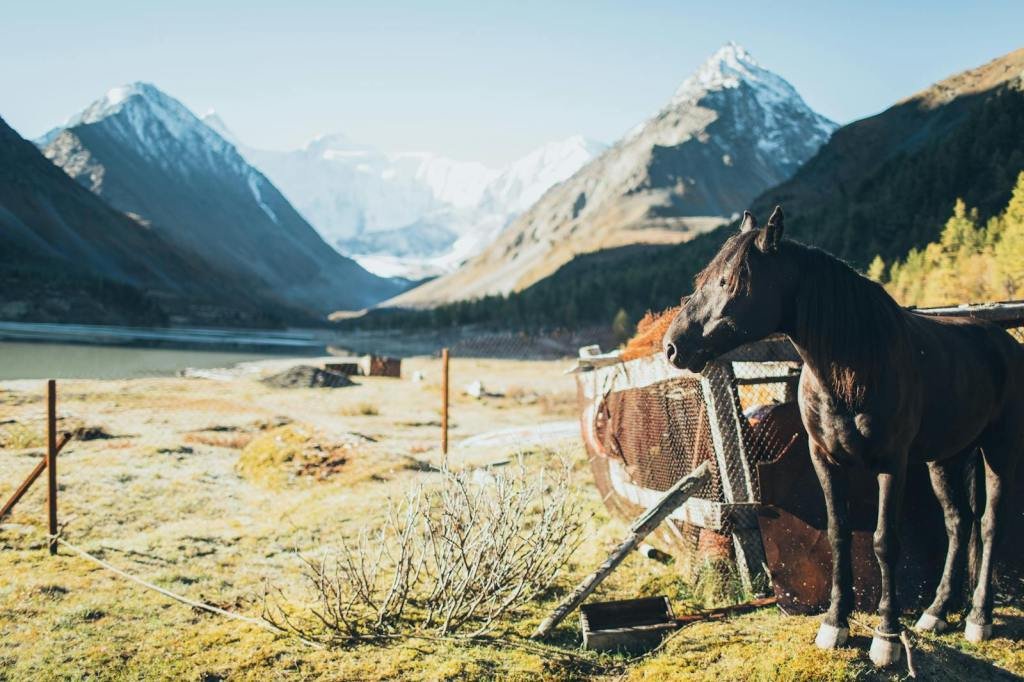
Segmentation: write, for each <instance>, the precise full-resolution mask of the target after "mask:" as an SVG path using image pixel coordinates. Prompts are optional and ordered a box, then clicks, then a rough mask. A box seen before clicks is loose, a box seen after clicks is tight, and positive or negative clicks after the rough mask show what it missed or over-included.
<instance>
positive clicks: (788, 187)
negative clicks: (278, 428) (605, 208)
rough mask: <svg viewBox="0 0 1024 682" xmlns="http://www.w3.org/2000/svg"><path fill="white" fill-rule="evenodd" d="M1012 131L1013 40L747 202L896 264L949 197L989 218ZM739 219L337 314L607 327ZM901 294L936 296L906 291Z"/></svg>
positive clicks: (1021, 120) (702, 258)
mask: <svg viewBox="0 0 1024 682" xmlns="http://www.w3.org/2000/svg"><path fill="white" fill-rule="evenodd" d="M1022 130H1024V50H1017V51H1015V52H1012V53H1010V54H1008V55H1005V56H1003V57H1001V58H999V59H996V60H993V61H992V62H989V63H988V64H985V65H983V66H981V67H979V68H976V69H971V70H969V71H965V72H963V73H960V74H957V75H955V76H952V77H950V78H948V79H946V80H944V81H941V82H940V83H936V84H935V85H933V86H932V87H930V88H928V89H926V90H924V91H923V92H921V93H918V94H916V95H914V96H913V97H910V98H908V99H906V100H904V101H902V102H899V103H897V104H895V105H894V106H892V107H890V108H889V109H888V110H886V111H884V112H882V113H880V114H878V115H876V116H873V117H870V118H867V119H864V120H861V121H856V122H854V123H851V124H849V125H847V126H844V127H842V128H840V129H839V130H838V131H836V132H835V134H833V136H832V138H831V140H830V141H829V142H828V143H827V144H826V145H825V146H824V147H822V149H821V151H820V152H819V153H818V154H817V155H816V156H815V157H814V158H812V159H811V160H810V161H808V162H807V164H805V165H804V166H803V167H801V169H800V170H799V171H797V173H796V174H795V175H794V176H793V178H791V179H790V180H788V181H786V182H784V183H783V184H781V185H779V186H778V187H775V188H773V189H771V190H768V191H767V192H765V193H764V194H762V195H761V196H760V197H758V198H757V199H755V200H754V201H753V202H752V203H753V211H754V214H755V215H757V216H760V217H761V218H762V220H763V219H764V217H765V216H767V214H768V213H769V212H770V210H771V207H772V206H773V205H775V204H781V205H783V207H784V208H785V209H786V228H787V235H788V236H790V237H792V238H794V239H797V240H799V241H803V242H806V243H809V244H813V245H816V246H819V247H822V248H824V249H826V250H828V251H830V252H832V253H834V254H836V255H837V256H839V257H841V258H844V259H846V260H848V261H850V262H851V263H852V264H853V265H854V266H855V267H858V268H860V269H862V270H866V269H867V267H868V264H869V263H870V261H871V259H872V257H874V256H876V255H878V256H880V258H881V259H882V260H883V261H885V262H892V261H894V260H897V259H902V258H904V257H905V256H906V255H907V253H908V251H910V250H911V249H918V250H923V249H925V248H926V245H927V244H928V243H929V242H932V241H934V240H936V239H937V238H938V237H939V236H940V234H941V232H942V228H943V224H944V222H945V221H946V218H947V217H948V216H949V215H950V213H951V212H953V210H954V205H955V204H956V202H957V200H958V197H959V198H962V200H963V202H964V203H965V205H966V206H972V207H975V209H976V212H975V213H973V214H971V215H973V216H974V217H973V218H971V219H972V220H973V221H974V222H975V224H977V225H983V224H986V223H988V221H990V219H992V217H993V216H997V215H999V214H1000V212H1002V211H1003V209H1004V207H1006V205H1007V203H1008V202H1009V200H1010V196H1011V191H1012V190H1013V187H1014V182H1015V181H1016V179H1017V176H1018V173H1020V172H1021V169H1024V135H1021V131H1022ZM964 216H965V217H967V216H968V213H966V209H964ZM735 229H737V228H736V225H735V224H733V225H727V226H723V227H721V228H719V229H717V230H714V231H712V232H709V233H706V234H704V235H701V236H699V237H696V238H695V239H693V240H692V241H690V242H687V243H685V244H680V245H677V246H670V247H629V248H621V249H611V250H605V251H602V252H598V253H594V254H588V255H584V256H580V257H577V258H576V259H574V260H573V261H571V262H569V263H568V264H566V265H565V266H563V267H562V268H561V269H559V270H558V271H557V272H555V273H554V274H553V275H551V276H549V277H547V278H545V279H543V280H541V281H539V282H537V283H536V284H534V285H532V286H530V287H529V288H527V289H524V290H523V291H521V292H518V293H514V294H511V295H509V296H507V297H503V296H491V297H487V298H482V299H479V300H474V301H463V302H457V303H452V304H448V305H444V306H441V307H438V308H435V309H433V310H424V311H409V310H379V311H373V312H371V313H370V314H369V315H368V316H366V317H364V318H362V319H357V320H352V321H349V322H348V323H347V324H349V325H355V326H365V327H380V326H385V327H403V328H404V327H436V326H446V325H453V324H473V323H477V324H486V325H491V326H500V327H505V328H527V329H529V328H537V327H572V326H577V325H581V324H609V325H610V324H611V323H612V320H613V319H614V318H615V316H616V314H617V313H618V311H620V310H624V311H625V312H626V314H627V316H628V318H629V319H630V320H632V321H636V320H638V319H640V317H641V316H642V315H643V314H644V312H645V311H647V310H660V309H663V308H666V307H668V306H671V305H676V304H677V303H678V302H679V298H680V297H681V296H683V295H685V294H687V293H689V292H690V291H691V290H692V288H693V286H692V280H693V276H694V274H696V273H697V272H698V271H699V270H700V269H701V268H702V267H703V266H704V265H705V264H706V263H707V261H708V259H709V258H710V257H711V256H712V255H714V253H715V251H716V250H717V248H718V246H719V245H720V244H721V243H722V242H723V241H724V240H725V239H726V237H728V235H729V234H731V233H732V231H734V230H735ZM993 235H994V232H993ZM993 248H994V247H993ZM1008 248H1010V247H1009V246H1007V247H1004V249H1008ZM933 251H934V248H933ZM923 254H924V252H923V251H920V253H918V255H914V254H911V256H910V259H911V263H910V265H909V266H908V267H909V268H910V270H908V271H907V273H908V274H903V275H900V268H899V267H897V269H896V273H895V275H894V279H896V278H897V277H902V278H903V279H904V280H905V279H906V278H907V277H910V276H911V275H910V274H909V273H910V271H912V270H913V269H914V268H915V267H916V265H915V264H916V263H917V261H918V259H921V258H923V257H924V256H923ZM993 258H994V256H993ZM1018 260H1021V261H1024V255H1022V256H1020V257H1019V259H1018ZM932 287H933V288H934V285H932ZM993 291H994V290H993ZM1004 291H1009V290H1007V289H1005V288H1004ZM1016 291H1017V292H1018V293H1017V294H1016V295H1020V290H1019V288H1018V289H1016ZM900 295H903V294H900ZM993 295H994V294H993ZM1008 295H1010V294H1003V295H1001V296H1000V297H1002V298H1006V297H1007V296H1008ZM961 298H965V299H975V298H979V297H978V296H976V295H974V294H969V293H968V292H967V291H963V292H959V293H958V295H957V296H955V297H954V298H953V299H950V300H953V301H958V300H959V299H961ZM982 298H983V297H982ZM904 300H905V302H907V303H913V302H924V301H927V300H932V299H925V298H920V297H917V295H916V294H915V295H914V296H912V297H911V298H904ZM950 300H945V301H942V302H944V303H945V302H950Z"/></svg>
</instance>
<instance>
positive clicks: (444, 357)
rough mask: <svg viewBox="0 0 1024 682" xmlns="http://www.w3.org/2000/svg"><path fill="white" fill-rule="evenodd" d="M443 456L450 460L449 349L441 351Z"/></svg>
mask: <svg viewBox="0 0 1024 682" xmlns="http://www.w3.org/2000/svg"><path fill="white" fill-rule="evenodd" d="M441 454H442V455H444V456H445V459H446V460H447V459H448V349H447V348H443V349H441Z"/></svg>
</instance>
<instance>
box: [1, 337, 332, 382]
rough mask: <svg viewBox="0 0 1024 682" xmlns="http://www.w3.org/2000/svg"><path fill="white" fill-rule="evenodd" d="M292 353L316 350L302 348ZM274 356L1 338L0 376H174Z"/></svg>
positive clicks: (120, 377) (85, 377)
mask: <svg viewBox="0 0 1024 682" xmlns="http://www.w3.org/2000/svg"><path fill="white" fill-rule="evenodd" d="M292 354H293V355H307V354H308V355H313V354H314V353H312V352H308V353H307V352H302V350H297V351H296V352H295V353H292ZM273 357H281V354H280V353H266V352H264V353H260V352H243V351H222V350H192V349H173V348H137V347H123V346H89V345H81V344H64V343H23V342H8V341H0V380H7V379H130V378H138V377H155V376H174V375H175V374H177V373H178V372H179V371H181V370H183V369H185V368H186V367H194V368H197V369H209V368H213V367H227V366H230V365H233V364H236V363H239V362H246V361H250V360H262V359H266V358H273Z"/></svg>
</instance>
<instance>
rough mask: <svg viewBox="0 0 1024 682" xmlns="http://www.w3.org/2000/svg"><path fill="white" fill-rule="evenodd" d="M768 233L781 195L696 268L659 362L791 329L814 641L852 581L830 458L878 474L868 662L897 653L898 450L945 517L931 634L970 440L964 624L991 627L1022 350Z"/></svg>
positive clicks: (840, 611)
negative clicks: (818, 507)
mask: <svg viewBox="0 0 1024 682" xmlns="http://www.w3.org/2000/svg"><path fill="white" fill-rule="evenodd" d="M782 231H783V221H782V210H781V209H780V208H776V209H775V211H774V212H773V213H772V216H771V218H770V219H769V221H768V224H767V225H765V226H764V227H763V228H758V227H757V224H756V222H755V220H754V219H753V217H752V216H751V215H750V214H749V213H744V218H743V223H742V226H741V229H740V233H739V234H737V235H734V236H732V237H731V238H730V239H729V240H728V241H727V242H726V243H725V244H724V245H723V246H722V248H721V250H720V251H719V253H718V254H717V255H716V256H715V258H714V259H713V260H712V261H711V263H710V264H709V265H708V266H707V267H706V268H705V269H704V271H703V272H701V273H700V275H698V276H697V279H696V286H695V291H694V293H693V295H691V296H690V297H689V298H688V299H687V300H685V301H684V304H683V307H682V310H681V311H680V312H679V314H678V315H677V316H676V318H675V319H674V320H673V322H672V325H671V326H670V327H669V329H668V331H667V332H666V334H665V339H664V347H665V352H666V354H667V356H668V359H669V361H670V362H671V363H672V364H673V365H675V366H676V367H679V368H685V369H688V370H690V371H693V372H698V371H700V370H701V369H702V368H703V367H704V366H705V365H706V363H707V362H708V361H710V360H712V359H714V358H716V357H718V356H720V355H722V354H723V353H726V352H727V351H729V350H732V349H733V348H736V347H737V346H739V345H741V344H743V343H747V342H749V341H754V340H756V339H760V338H762V337H765V336H768V335H769V334H772V333H776V332H781V333H785V334H787V335H788V336H789V338H790V339H791V340H792V342H793V345H794V346H795V347H796V349H797V351H798V352H799V353H800V356H801V357H802V358H803V361H804V364H803V371H802V372H801V375H800V391H799V400H800V413H801V418H802V419H803V423H804V426H805V427H806V429H807V433H808V435H809V437H810V443H811V452H812V459H813V463H814V467H815V470H816V472H817V474H818V478H819V480H820V481H821V487H822V489H823V491H824V493H825V501H826V508H827V514H828V534H829V540H830V543H831V546H832V593H831V605H830V608H829V610H828V613H827V614H826V616H825V619H824V622H823V623H822V625H821V628H820V630H819V632H818V637H817V639H816V643H817V644H818V646H820V647H822V648H833V647H836V646H839V645H841V644H843V642H845V640H846V638H847V635H848V632H849V625H848V617H849V614H850V611H851V609H852V607H853V579H852V574H851V560H850V524H849V521H848V515H847V476H846V475H845V473H844V469H845V468H846V467H849V466H866V467H870V469H871V470H872V471H874V472H876V476H877V481H878V522H877V526H876V529H875V535H874V549H875V555H876V557H877V559H878V566H879V569H880V573H881V598H880V600H879V604H878V611H879V614H880V616H881V623H880V625H879V627H878V629H877V630H876V631H875V635H874V638H873V639H872V643H871V660H872V661H874V663H875V664H876V665H879V666H884V665H890V664H892V663H894V662H895V661H897V660H898V659H899V655H900V646H899V641H898V640H899V634H900V622H899V615H900V609H899V602H898V601H897V595H896V592H895V587H894V586H895V582H894V575H893V574H894V571H895V570H896V566H897V565H898V564H897V560H898V555H899V528H898V527H897V525H898V523H899V519H900V507H901V502H902V495H903V489H904V480H905V475H906V471H907V462H908V461H909V460H910V459H914V460H923V461H925V462H927V464H928V469H929V472H930V476H931V482H932V487H933V489H934V491H935V494H936V496H937V497H938V500H939V502H940V504H941V505H942V509H943V512H944V514H945V520H946V532H947V536H948V540H949V545H948V550H947V555H946V563H945V567H944V569H943V572H942V578H941V581H940V583H939V587H938V590H937V592H936V595H935V600H934V601H933V602H932V604H931V605H930V606H929V607H928V608H927V609H926V610H925V612H924V614H923V615H922V616H921V618H920V620H919V621H918V623H917V627H918V628H919V629H924V630H935V631H937V630H941V629H943V628H945V627H946V616H947V613H948V612H949V609H950V607H951V603H952V600H953V597H954V594H955V593H956V592H957V590H958V589H959V584H960V581H961V580H962V577H963V571H964V565H965V564H966V563H967V562H966V555H967V553H968V545H969V535H970V534H971V528H972V524H973V523H974V521H975V518H974V516H975V511H974V510H973V507H972V505H971V504H969V503H968V502H969V499H968V498H969V494H968V483H967V481H966V480H965V477H964V476H963V475H962V466H961V465H962V462H963V461H964V458H965V457H967V456H969V455H970V454H971V453H972V452H973V451H974V450H975V449H976V448H980V449H981V452H982V454H983V457H982V458H980V459H981V461H982V462H983V466H984V493H985V498H986V499H985V502H984V512H983V514H982V515H981V518H980V530H981V556H980V561H979V563H978V565H977V584H976V586H975V589H974V592H973V597H972V603H971V609H970V612H969V613H968V616H967V622H966V630H965V636H966V637H967V639H968V640H971V641H980V640H983V639H986V638H988V637H990V636H991V632H992V602H993V594H992V588H991V580H992V568H993V556H992V553H993V547H994V546H995V544H996V541H997V539H998V536H999V533H1000V530H1001V527H1002V526H1003V523H1002V517H1003V513H1004V508H1005V506H1006V499H1005V495H1004V492H1008V491H1009V490H1010V486H1011V484H1012V480H1013V476H1014V470H1015V468H1016V465H1017V461H1018V459H1019V458H1020V456H1021V454H1022V453H1024V348H1022V347H1021V346H1020V345H1019V344H1018V343H1017V342H1016V341H1014V339H1013V337H1011V336H1010V335H1009V334H1008V333H1007V332H1006V331H1005V330H1003V329H1001V328H999V327H997V326H995V325H992V324H989V323H985V322H981V321H965V320H963V319H961V318H956V319H954V318H940V317H931V316H924V315H919V314H915V313H914V312H912V311H907V310H904V309H903V308H901V307H900V306H899V305H898V304H897V303H896V302H895V301H894V300H893V299H892V298H891V297H890V296H889V295H888V294H887V293H886V291H885V290H884V289H883V288H882V287H881V286H879V285H878V284H876V283H875V282H872V281H870V280H868V279H867V278H865V277H862V276H861V275H859V274H858V273H857V272H856V271H854V270H853V269H852V268H850V267H849V266H847V265H846V264H845V263H843V262H842V261H840V260H838V259H836V258H834V257H833V256H831V255H829V254H828V253H825V252H824V251H821V250H818V249H815V248H811V247H808V246H804V245H802V244H798V243H796V242H792V241H789V240H783V239H782ZM979 497H981V496H980V495H979ZM978 512H979V513H980V510H978Z"/></svg>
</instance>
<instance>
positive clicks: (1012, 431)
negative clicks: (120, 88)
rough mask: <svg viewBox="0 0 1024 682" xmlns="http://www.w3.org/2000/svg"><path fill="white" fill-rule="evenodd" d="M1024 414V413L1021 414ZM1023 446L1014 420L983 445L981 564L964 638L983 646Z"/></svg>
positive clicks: (1021, 432)
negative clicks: (998, 550)
mask: <svg viewBox="0 0 1024 682" xmlns="http://www.w3.org/2000/svg"><path fill="white" fill-rule="evenodd" d="M1022 412H1024V410H1022ZM1022 445H1024V426H1022V424H1021V422H1020V421H1017V420H1014V423H1013V424H1012V427H1011V428H997V429H994V430H993V432H992V433H990V434H989V435H987V436H986V437H985V438H984V440H983V441H982V445H981V451H982V454H983V461H984V465H985V498H986V499H985V512H984V513H983V514H982V517H981V547H982V549H981V561H980V562H979V564H978V571H977V573H978V576H977V585H976V586H975V588H974V595H973V597H972V599H971V610H970V613H968V614H967V623H966V626H965V629H964V637H966V638H967V640H968V641H970V642H981V641H984V640H986V639H988V638H990V637H991V636H992V604H993V601H994V594H993V590H992V573H993V570H994V568H995V549H996V545H997V544H998V542H999V539H1000V533H1001V531H1002V527H1003V522H1004V517H1005V513H1006V501H1005V493H1006V492H1008V491H1009V489H1010V486H1011V485H1012V482H1013V476H1014V473H1015V469H1016V463H1017V462H1016V458H1017V457H1018V456H1019V454H1020V453H1019V450H1020V448H1021V446H1022Z"/></svg>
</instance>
